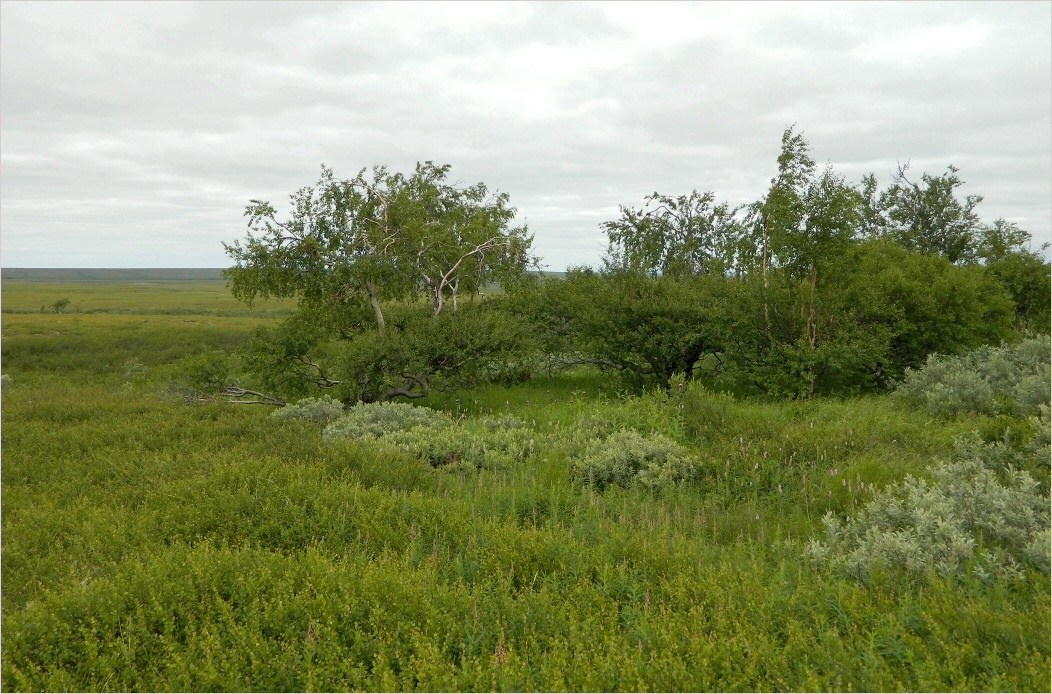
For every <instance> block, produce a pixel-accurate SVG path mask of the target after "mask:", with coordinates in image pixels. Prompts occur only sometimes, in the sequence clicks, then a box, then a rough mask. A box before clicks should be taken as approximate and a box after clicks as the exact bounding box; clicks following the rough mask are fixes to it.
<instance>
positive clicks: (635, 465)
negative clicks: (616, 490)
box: [573, 429, 698, 489]
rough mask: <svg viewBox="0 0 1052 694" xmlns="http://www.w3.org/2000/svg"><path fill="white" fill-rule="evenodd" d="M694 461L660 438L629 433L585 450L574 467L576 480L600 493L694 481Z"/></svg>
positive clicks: (667, 440)
mask: <svg viewBox="0 0 1052 694" xmlns="http://www.w3.org/2000/svg"><path fill="white" fill-rule="evenodd" d="M697 472H698V465H697V461H696V459H695V458H694V457H693V456H691V455H690V453H689V452H687V451H686V449H684V448H683V447H682V446H680V445H679V444H677V443H676V442H674V441H672V440H671V439H669V438H667V437H665V436H662V435H660V434H654V435H653V436H651V437H650V438H645V437H644V436H642V435H641V434H639V433H638V432H636V431H633V430H631V429H624V430H621V431H618V432H615V433H613V434H611V435H610V436H609V437H607V438H606V439H604V440H597V441H595V442H594V443H593V444H592V445H591V446H589V447H588V449H587V450H586V452H585V454H584V456H583V457H581V458H579V459H577V460H575V461H574V463H573V474H574V476H575V477H576V478H578V479H580V480H582V481H584V482H585V483H586V484H589V485H592V486H594V487H596V488H598V489H603V488H605V487H607V486H609V485H618V486H622V487H629V486H632V485H640V486H643V487H649V488H652V489H653V488H657V487H662V486H666V485H669V484H675V483H677V482H684V481H687V480H691V479H693V478H694V477H695V476H696V475H697Z"/></svg>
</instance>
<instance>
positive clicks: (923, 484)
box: [807, 440, 1049, 577]
mask: <svg viewBox="0 0 1052 694" xmlns="http://www.w3.org/2000/svg"><path fill="white" fill-rule="evenodd" d="M1016 455H1017V454H1016V453H1014V452H1013V451H1012V450H1011V449H1010V448H1009V447H1008V446H1006V445H1005V444H1003V443H983V442H981V441H978V440H972V441H967V442H962V443H960V444H959V445H958V447H957V452H956V454H955V459H954V460H953V461H951V462H943V463H938V464H936V465H935V466H934V467H933V468H932V471H931V473H932V479H931V480H924V479H918V478H915V477H912V476H907V477H906V479H905V480H904V481H903V482H902V483H901V484H898V485H894V486H892V487H890V488H888V489H887V490H885V492H884V494H882V495H881V496H879V497H877V498H876V499H874V500H873V501H871V502H870V503H869V504H867V505H866V506H865V508H863V509H862V511H861V512H860V513H859V514H858V515H857V516H855V517H853V518H848V519H846V520H844V521H841V520H840V519H838V518H836V517H835V516H833V514H831V513H828V514H826V516H825V518H823V523H824V525H825V535H826V537H825V541H820V540H815V539H812V540H811V541H810V542H809V544H808V547H807V553H808V554H809V555H810V556H811V557H812V558H813V559H815V560H818V561H831V562H832V563H833V564H834V565H835V566H837V567H839V568H842V569H845V570H847V571H848V572H849V573H851V574H853V575H855V576H857V577H864V576H866V575H868V574H869V573H870V572H871V571H872V570H873V569H874V568H875V567H877V566H881V567H885V568H890V569H904V570H906V571H907V572H909V573H913V574H924V573H926V572H928V571H936V572H938V573H941V574H943V575H953V574H956V573H960V572H962V571H964V570H965V569H966V568H967V567H968V566H971V567H972V568H973V570H974V571H975V572H976V573H977V574H979V575H980V576H990V575H993V574H995V573H998V572H1000V573H1007V574H1018V573H1019V567H1020V565H1021V564H1023V563H1029V564H1031V565H1033V566H1035V567H1036V568H1038V569H1040V570H1042V571H1044V572H1045V573H1046V574H1047V573H1048V570H1049V569H1048V567H1049V545H1048V531H1049V498H1048V497H1047V496H1045V495H1044V494H1042V493H1041V491H1040V485H1039V484H1038V482H1037V481H1036V480H1034V478H1033V477H1032V476H1031V475H1030V474H1029V473H1027V472H1024V471H1021V470H1018V469H1016V468H1015V466H1014V465H1012V464H1011V463H1012V462H1014V461H1015V458H1014V456H1016ZM1006 464H1008V467H1007V469H1005V465H1006Z"/></svg>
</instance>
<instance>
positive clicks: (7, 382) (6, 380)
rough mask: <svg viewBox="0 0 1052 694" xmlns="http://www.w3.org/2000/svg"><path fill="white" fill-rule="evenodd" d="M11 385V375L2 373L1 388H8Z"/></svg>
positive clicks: (0, 378) (0, 376) (0, 377)
mask: <svg viewBox="0 0 1052 694" xmlns="http://www.w3.org/2000/svg"><path fill="white" fill-rule="evenodd" d="M9 385H11V377H10V376H8V375H7V374H3V375H0V389H2V388H7V387H8V386H9Z"/></svg>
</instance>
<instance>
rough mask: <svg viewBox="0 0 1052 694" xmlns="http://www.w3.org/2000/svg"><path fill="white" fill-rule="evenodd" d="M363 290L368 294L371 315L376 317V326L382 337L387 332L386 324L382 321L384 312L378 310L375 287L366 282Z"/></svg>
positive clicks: (378, 302)
mask: <svg viewBox="0 0 1052 694" xmlns="http://www.w3.org/2000/svg"><path fill="white" fill-rule="evenodd" d="M365 290H366V291H367V292H369V303H370V304H372V306H373V313H374V314H375V315H376V325H377V327H378V328H379V329H380V334H381V335H383V334H384V333H385V332H387V323H386V322H385V321H384V312H383V311H382V310H381V309H380V299H379V298H378V297H377V295H376V285H374V284H373V283H372V282H366V283H365Z"/></svg>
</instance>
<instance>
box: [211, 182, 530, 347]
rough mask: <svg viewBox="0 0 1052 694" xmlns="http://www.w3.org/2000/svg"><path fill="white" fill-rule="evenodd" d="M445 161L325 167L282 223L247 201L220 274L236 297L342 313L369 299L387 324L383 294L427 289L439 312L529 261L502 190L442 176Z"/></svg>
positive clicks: (271, 211) (400, 296)
mask: <svg viewBox="0 0 1052 694" xmlns="http://www.w3.org/2000/svg"><path fill="white" fill-rule="evenodd" d="M449 171H450V167H449V166H448V165H446V166H439V165H435V164H433V163H432V162H425V163H423V164H419V163H418V164H417V166H416V169H415V171H414V172H413V173H412V174H411V175H408V176H407V175H404V174H401V173H394V174H392V173H389V172H388V171H387V169H385V168H383V167H375V168H374V169H373V171H372V174H371V177H367V176H366V170H365V169H362V170H361V171H360V172H359V173H358V175H357V176H356V177H355V178H353V179H349V180H337V179H336V178H335V177H334V175H333V172H332V170H331V169H327V168H325V167H324V166H323V167H322V171H321V176H320V178H319V179H318V182H317V183H316V184H315V185H314V186H308V187H304V188H301V189H300V190H299V191H297V192H296V193H295V194H294V195H293V196H292V198H291V201H292V207H293V209H292V213H291V216H290V217H289V218H288V219H286V220H283V221H282V220H279V219H278V213H277V210H276V209H275V208H274V207H273V206H272V205H271V204H270V203H268V202H264V201H260V200H253V201H251V204H250V205H249V206H248V207H247V208H246V211H245V215H246V216H247V217H248V218H249V223H248V227H249V235H248V237H247V238H246V240H245V242H244V244H242V243H241V242H240V241H235V242H234V243H233V244H232V245H225V244H224V247H225V248H226V252H227V254H228V255H229V256H230V257H231V258H232V259H233V260H234V261H235V263H236V265H235V266H234V267H232V268H230V269H229V270H227V272H226V277H227V278H228V279H229V280H230V283H231V289H232V290H233V293H234V295H235V296H237V297H238V298H240V299H242V300H244V301H247V302H251V301H253V300H254V299H255V298H256V297H263V298H266V297H271V296H273V297H293V296H295V297H297V298H298V300H299V303H300V307H301V308H303V309H312V310H314V311H318V310H322V311H337V312H339V311H342V310H345V309H346V307H348V306H350V305H355V304H356V305H359V306H371V308H372V311H373V312H374V313H375V317H376V321H377V325H378V327H379V328H380V329H381V330H382V329H383V327H384V322H385V319H384V316H383V311H382V308H381V305H380V302H381V301H390V300H404V299H412V298H415V297H417V296H418V295H419V294H420V293H421V292H424V293H427V294H428V295H429V296H430V298H431V301H432V305H433V311H434V313H435V314H436V315H437V314H438V313H440V312H441V311H442V308H443V306H444V305H445V302H446V301H447V299H452V301H453V305H454V308H455V307H456V303H457V297H458V294H459V293H460V292H461V291H463V292H464V295H473V294H476V293H477V292H478V291H479V289H481V287H482V286H483V285H485V284H486V283H488V282H492V281H495V280H502V279H505V278H508V277H512V276H514V275H516V274H518V273H521V272H522V271H523V270H524V269H525V267H526V266H527V265H528V264H529V263H530V262H531V261H530V256H529V248H530V243H531V238H530V236H529V235H528V234H527V233H526V229H525V228H512V227H510V224H511V222H512V220H513V219H514V217H515V209H514V208H513V207H510V205H509V198H508V195H507V194H506V193H503V194H498V195H492V196H491V195H490V193H489V191H488V189H487V188H486V186H485V185H484V184H482V183H477V184H475V185H474V186H470V187H467V188H459V187H457V186H455V185H451V184H449V183H447V182H446V178H447V177H448V175H449Z"/></svg>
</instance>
